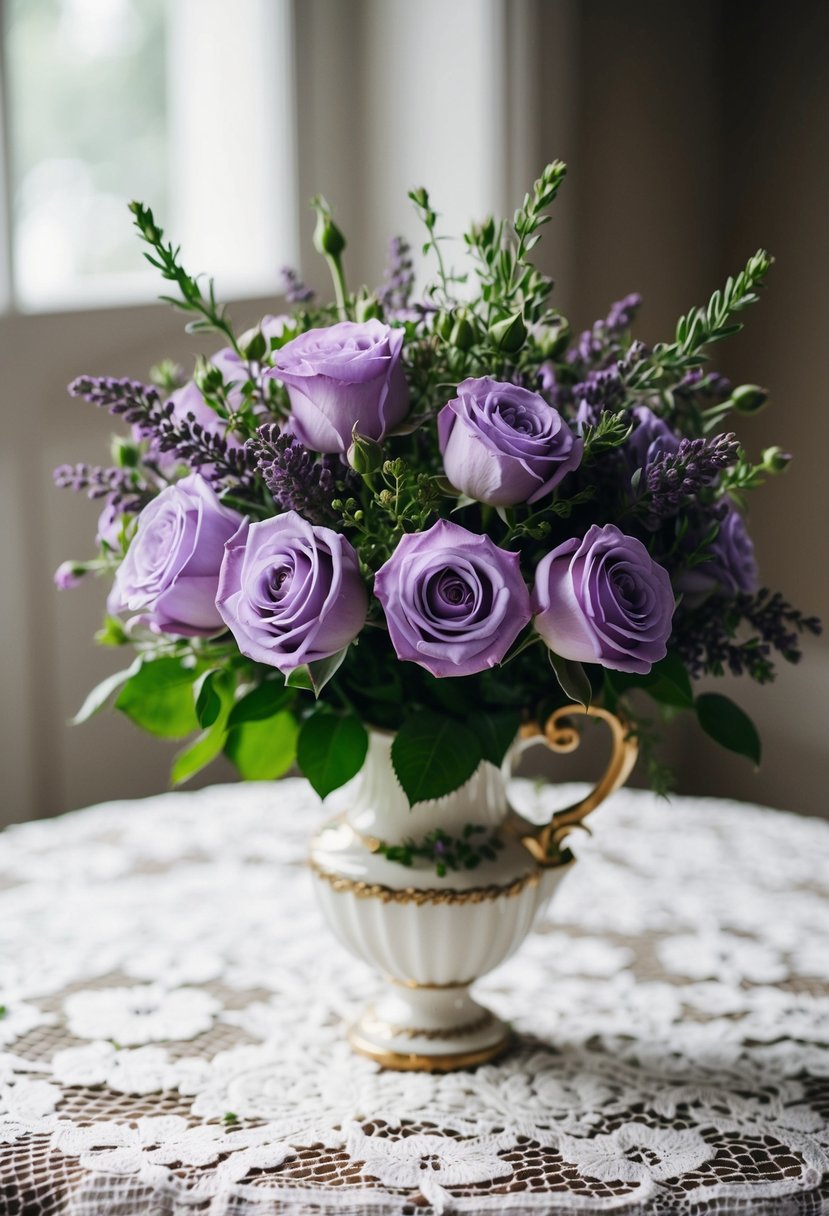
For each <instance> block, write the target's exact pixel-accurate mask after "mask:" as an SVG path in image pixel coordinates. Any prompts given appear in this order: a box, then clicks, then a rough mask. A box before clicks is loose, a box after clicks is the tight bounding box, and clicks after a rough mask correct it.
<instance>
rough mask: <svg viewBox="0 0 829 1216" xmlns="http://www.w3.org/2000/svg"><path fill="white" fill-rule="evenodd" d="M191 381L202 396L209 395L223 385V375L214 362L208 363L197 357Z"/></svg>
mask: <svg viewBox="0 0 829 1216" xmlns="http://www.w3.org/2000/svg"><path fill="white" fill-rule="evenodd" d="M193 381H194V383H195V385H196V388H197V389H198V390H199V392H200V393H202V394H203V395H204V396H210V395H211V394H213V393H216V392H218V391H219V390H220V389H221V388H222V386H223V385H224V377H223V376H222V373H221V370H220V369H219V368H218V367H216V366H215V364H213V363H208V361H207V360H206V359H199V360H198V362H197V363H196V369H195V371H194V372H193Z"/></svg>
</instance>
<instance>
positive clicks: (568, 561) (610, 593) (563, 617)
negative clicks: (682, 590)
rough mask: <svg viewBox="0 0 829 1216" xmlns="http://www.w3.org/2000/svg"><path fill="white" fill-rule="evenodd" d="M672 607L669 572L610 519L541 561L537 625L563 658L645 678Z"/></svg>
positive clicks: (663, 641) (659, 651) (663, 642)
mask: <svg viewBox="0 0 829 1216" xmlns="http://www.w3.org/2000/svg"><path fill="white" fill-rule="evenodd" d="M673 611H674V593H673V591H672V589H671V580H670V578H669V577H668V572H667V570H664V569H663V568H662V566H660V565H658V564H657V563H656V562H655V561H654V560H653V558H652V557H651V556H650V554H649V553H648V551H647V549H646V548H645V546H644V545H643V544H642V542H641V541H639V540H636V538H635V537H633V536H626V535H625V534H624V533H623V532H620V531H619V529H618V528H617V527H616V526H615V525H614V524H605V526H604V527H603V528H600V527H599V526H598V524H593V526H592V527H591V528H590V529H589V530H588V532H587V535H586V536H585V538H584V540H578V539H574V540H567V541H565V542H564V544H563V545H559V546H558V548H556V549H553V550H552V552H551V553H548V554H547V555H546V557H543V558H542V559H541V561H540V562H539V563H538V569H537V570H536V578H535V589H534V591H533V612H534V613H535V614H536V617H535V627H536V629H537V630H538V632H539V633H540V634H541V636H542V638H543V639H544V641H545V642H546V643H547V645H548V646H549V647H550V649H551V650H553V651H555V653H556V654H558V655H561V657H562V658H563V659H573V660H575V661H577V662H580V663H600V664H601V665H602V667H610V668H613V669H614V670H615V671H634V672H639V673H640V674H642V675H644V674H646V673H647V672H649V671H650V669H651V666H652V665H653V664H654V663H656V662H658V661H659V659H664V657H665V654H666V653H667V643H668V637H669V636H670V632H671V618H672V616H673Z"/></svg>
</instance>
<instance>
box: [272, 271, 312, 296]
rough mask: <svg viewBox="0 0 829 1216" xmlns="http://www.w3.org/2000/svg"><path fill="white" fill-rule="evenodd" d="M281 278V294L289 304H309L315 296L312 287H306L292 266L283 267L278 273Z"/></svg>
mask: <svg viewBox="0 0 829 1216" xmlns="http://www.w3.org/2000/svg"><path fill="white" fill-rule="evenodd" d="M279 273H280V274H281V276H282V294H283V295H284V297H285V299H286V300H287V301H288V303H289V304H310V302H311V300H313V298H314V296H315V295H316V294H317V293H316V292H315V291H314V289H313V288H312V287H308V286H306V284H305V283H304V282H303V280H302V279H301V278H300V276H299V272H298V271H296V270H294V268H293V266H283V267H282V269H281V271H280V272H279Z"/></svg>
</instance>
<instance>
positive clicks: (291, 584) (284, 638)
mask: <svg viewBox="0 0 829 1216" xmlns="http://www.w3.org/2000/svg"><path fill="white" fill-rule="evenodd" d="M216 604H217V607H218V610H219V612H220V613H221V615H222V619H223V620H224V622H225V624H226V625H227V627H228V629H229V630H230V631H231V633H232V634H233V636H234V637H235V639H236V642H237V644H238V646H239V649H240V650H241V652H242V654H244V655H247V657H248V658H249V659H254V660H255V661H256V662H257V663H267V664H268V665H269V666H270V667H277V668H279V670H280V671H282V672H286V673H287V672H289V671H292V670H293V668H295V667H299V666H301V665H302V664H303V663H313V662H315V661H316V660H317V659H327V658H329V657H330V656H331V655H333V654H336V653H337V651H339V650H342V649H343V647H344V646H347V645H348V643H349V642H352V641H353V640H354V638H355V637H356V636H357V634H358V633H359V632H360V630H361V629H362V627H363V624H364V622H365V619H366V612H367V610H368V594H367V592H366V588H365V585H364V584H363V581H362V579H361V577H360V565H359V561H358V559H357V554H356V553H355V551H354V549H353V547H352V546H351V544H350V543H349V541H347V540H346V538H345V537H344V536H341V535H340V534H339V533H338V532H334V531H332V529H331V528H321V527H314V526H312V525H311V524H309V523H308V522H307V521H306V520H304V519H303V518H302V516H301V515H297V513H296V511H286V512H285V513H284V514H282V515H276V516H274V517H273V518H272V519H265V520H262V521H261V522H260V523H255V524H250V523H248V522H247V520H246V521H245V522H244V523H243V524H242V526H241V527H240V528H239V530H238V532H237V533H236V535H235V536H234V537H232V539H231V540H230V541H229V542H228V544H227V548H226V552H225V558H224V562H223V563H222V570H221V577H220V580H219V593H218V596H217V599H216Z"/></svg>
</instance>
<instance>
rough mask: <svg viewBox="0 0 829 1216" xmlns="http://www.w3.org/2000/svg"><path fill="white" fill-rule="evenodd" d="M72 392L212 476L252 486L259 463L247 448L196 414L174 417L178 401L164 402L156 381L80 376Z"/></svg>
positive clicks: (204, 474) (161, 449) (212, 479)
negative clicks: (232, 443)
mask: <svg viewBox="0 0 829 1216" xmlns="http://www.w3.org/2000/svg"><path fill="white" fill-rule="evenodd" d="M69 392H70V394H71V395H72V396H73V397H84V398H85V399H86V400H87V401H90V402H92V404H93V405H97V406H99V407H101V408H104V409H108V410H109V412H110V414H113V415H114V416H115V417H119V418H123V419H124V421H125V422H128V423H130V424H131V425H132V426H136V427H138V428H139V430H140V432H141V434H142V435H143V436H144V437H145V438H147V439H151V440H152V441H153V442H154V443H155V444H156V445H157V447H158V449H159V451H161V452H172V453H173V454H174V455H175V456H176V457H177V458H178V459H179V460H182V461H184V462H185V463H187V464H189V465H190V466H191V468H198V469H199V471H200V472H201V474H202V476H203V477H205V478H207V480H209V481H213V482H217V481H223V480H224V479H226V478H227V479H229V480H232V481H233V482H235V483H237V484H238V486H241V487H243V488H249V487H250V486H251V485H252V482H253V477H252V474H253V470H254V467H255V466H254V463H253V462H252V461H251V459H250V457H249V455H248V454H247V453H246V451H245V448H244V447H239V448H236V447H230V445H229V444H228V442H227V438H226V436H224V435H220V434H210V433H208V432H207V431H205V429H204V427H203V426H202V425H201V424H200V423H198V422H196V420H195V416H194V415H193V414H189V415H188V416H187V417H186V418H175V417H174V415H173V405H172V404H171V403H170V402H169V401H166V402H162V400H161V398H160V397H159V394H158V390H157V389H155V388H154V387H153V386H152V385H149V384H142V383H141V382H140V381H137V380H129V379H120V380H119V379H116V378H114V377H112V376H79V377H78V379H77V380H73V381H72V383H71V384H70V385H69Z"/></svg>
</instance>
